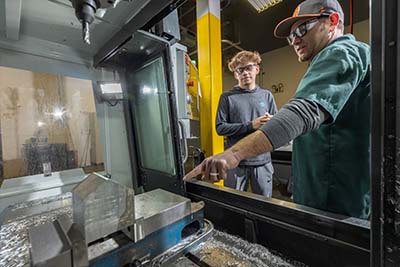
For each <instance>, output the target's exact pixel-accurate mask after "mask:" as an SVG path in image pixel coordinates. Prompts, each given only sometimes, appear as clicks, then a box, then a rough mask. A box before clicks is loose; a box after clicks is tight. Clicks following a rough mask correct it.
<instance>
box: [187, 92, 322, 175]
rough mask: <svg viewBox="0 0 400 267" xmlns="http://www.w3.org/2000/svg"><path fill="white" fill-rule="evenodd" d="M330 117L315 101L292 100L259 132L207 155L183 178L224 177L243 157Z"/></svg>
mask: <svg viewBox="0 0 400 267" xmlns="http://www.w3.org/2000/svg"><path fill="white" fill-rule="evenodd" d="M328 118H330V116H329V113H327V112H326V111H325V110H324V109H322V108H321V107H320V106H319V105H318V104H316V103H315V102H312V101H308V100H304V99H293V100H291V101H290V102H289V103H288V104H287V105H285V106H284V107H283V108H282V109H281V110H280V111H279V112H278V113H277V114H276V115H275V116H274V117H273V118H271V120H270V121H269V122H267V123H266V124H265V125H264V126H263V127H261V128H260V130H259V131H256V132H254V133H252V134H251V135H248V136H246V137H245V138H243V139H242V140H240V141H239V142H238V143H236V144H235V145H233V146H232V147H231V148H230V149H228V150H226V151H225V152H223V153H220V154H218V155H215V156H211V157H208V158H206V159H205V160H204V161H203V162H202V163H201V164H200V165H198V166H197V167H196V168H194V169H193V170H192V171H191V172H189V173H188V174H187V175H186V176H185V177H184V178H183V179H184V180H190V179H192V178H194V177H196V176H197V175H199V174H201V173H204V178H205V179H206V180H211V181H217V180H219V179H225V178H226V173H227V171H228V170H230V169H233V168H235V167H237V166H238V165H239V162H240V161H241V160H243V159H246V158H251V157H255V156H257V155H260V154H263V153H266V152H270V151H272V150H273V149H274V148H278V147H280V146H282V145H284V144H287V143H288V142H289V141H290V140H292V139H294V138H296V137H297V136H299V135H301V134H304V133H306V132H309V131H312V130H314V129H317V128H319V127H320V126H321V124H322V123H323V122H324V121H326V120H327V119H328Z"/></svg>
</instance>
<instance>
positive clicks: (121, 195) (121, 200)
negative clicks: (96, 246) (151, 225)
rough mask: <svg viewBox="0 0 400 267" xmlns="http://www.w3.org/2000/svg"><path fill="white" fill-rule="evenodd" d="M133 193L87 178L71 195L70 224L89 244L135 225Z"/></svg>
mask: <svg viewBox="0 0 400 267" xmlns="http://www.w3.org/2000/svg"><path fill="white" fill-rule="evenodd" d="M134 199H135V196H134V192H133V189H130V188H128V187H125V186H123V185H121V184H118V183H116V182H114V181H112V180H110V179H107V178H105V177H102V176H100V175H98V174H90V175H89V176H88V177H87V178H86V179H85V180H84V181H82V182H81V183H80V184H78V185H77V186H76V187H75V188H74V189H73V191H72V207H73V222H74V223H76V225H77V227H78V230H79V231H80V232H81V233H82V234H83V236H84V238H85V240H86V243H87V244H88V243H90V242H92V241H95V240H97V239H99V238H102V237H105V236H107V235H109V234H112V233H115V232H117V231H119V230H122V229H124V228H126V227H128V226H131V225H133V224H134V222H135V217H134V216H135V211H134Z"/></svg>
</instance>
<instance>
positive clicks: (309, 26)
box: [286, 15, 329, 45]
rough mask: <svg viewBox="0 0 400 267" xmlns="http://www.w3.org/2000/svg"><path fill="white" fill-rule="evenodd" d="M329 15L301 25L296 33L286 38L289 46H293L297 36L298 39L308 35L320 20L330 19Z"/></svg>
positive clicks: (293, 32)
mask: <svg viewBox="0 0 400 267" xmlns="http://www.w3.org/2000/svg"><path fill="white" fill-rule="evenodd" d="M328 16H329V15H321V16H320V17H317V18H313V19H310V20H308V21H306V22H304V23H303V24H300V25H299V26H298V27H297V28H296V29H295V30H294V31H292V32H291V33H290V34H289V36H288V37H286V39H287V41H288V43H289V45H293V42H294V38H295V37H296V36H297V37H298V38H302V37H303V36H304V35H306V34H307V32H308V31H310V30H311V29H312V28H313V27H314V26H315V25H316V24H317V22H318V20H319V19H320V18H322V17H328Z"/></svg>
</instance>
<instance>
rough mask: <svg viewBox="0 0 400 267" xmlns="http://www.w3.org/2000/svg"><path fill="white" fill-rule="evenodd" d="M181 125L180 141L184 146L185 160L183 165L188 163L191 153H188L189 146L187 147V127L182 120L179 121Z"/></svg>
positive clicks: (183, 156)
mask: <svg viewBox="0 0 400 267" xmlns="http://www.w3.org/2000/svg"><path fill="white" fill-rule="evenodd" d="M178 123H179V126H180V127H179V128H180V132H181V134H180V140H181V144H182V151H181V153H182V158H183V163H186V161H187V159H188V156H189V152H188V146H187V136H186V126H185V123H184V122H183V121H182V120H178Z"/></svg>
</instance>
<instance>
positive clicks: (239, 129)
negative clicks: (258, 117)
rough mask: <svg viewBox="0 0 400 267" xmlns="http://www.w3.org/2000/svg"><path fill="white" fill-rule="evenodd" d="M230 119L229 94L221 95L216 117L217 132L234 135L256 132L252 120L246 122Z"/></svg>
mask: <svg viewBox="0 0 400 267" xmlns="http://www.w3.org/2000/svg"><path fill="white" fill-rule="evenodd" d="M229 121H230V120H229V100H228V97H227V96H225V95H221V97H220V99H219V103H218V110H217V116H216V119H215V126H216V130H217V133H218V134H219V135H222V136H234V135H243V134H249V133H252V132H254V129H253V125H252V122H251V121H250V122H245V123H231V122H229Z"/></svg>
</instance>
